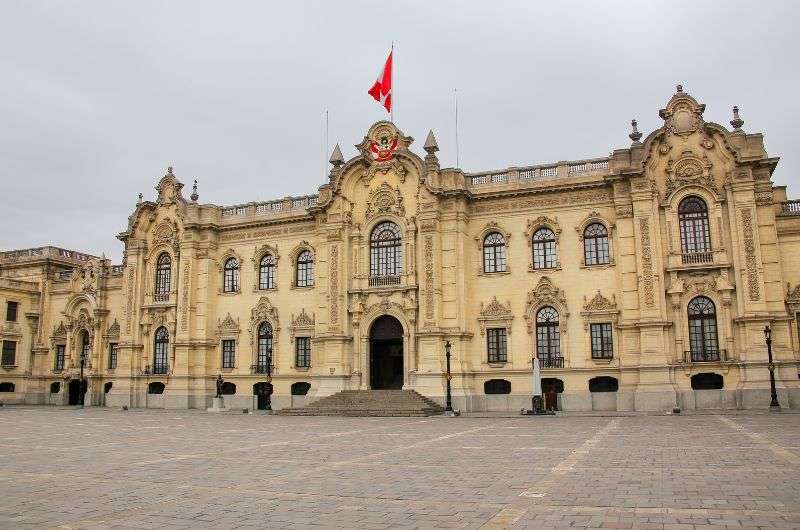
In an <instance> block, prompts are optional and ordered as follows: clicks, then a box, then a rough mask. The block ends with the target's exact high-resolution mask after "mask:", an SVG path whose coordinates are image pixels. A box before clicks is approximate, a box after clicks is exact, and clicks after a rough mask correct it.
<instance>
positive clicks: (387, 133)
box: [356, 121, 414, 164]
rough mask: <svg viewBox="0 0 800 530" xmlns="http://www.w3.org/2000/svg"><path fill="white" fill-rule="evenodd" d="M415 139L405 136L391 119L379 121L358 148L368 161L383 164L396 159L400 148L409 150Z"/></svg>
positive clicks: (370, 129)
mask: <svg viewBox="0 0 800 530" xmlns="http://www.w3.org/2000/svg"><path fill="white" fill-rule="evenodd" d="M413 141H414V139H413V138H411V137H410V136H405V135H403V133H401V132H400V130H399V129H398V128H397V127H396V126H395V125H394V123H392V122H389V121H379V122H377V123H375V124H374V125H373V126H372V127H370V128H369V131H367V134H366V136H364V139H363V140H362V141H361V143H360V144H358V145H356V148H357V149H358V150H359V152H360V153H361V156H362V157H363V158H364V160H366V161H370V162H372V163H373V164H382V163H386V162H389V161H392V160H394V158H395V155H396V154H397V152H398V151H399V150H407V149H408V147H409V146H410V145H411V143H412V142H413Z"/></svg>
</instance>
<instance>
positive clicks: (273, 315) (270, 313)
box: [250, 296, 280, 332]
mask: <svg viewBox="0 0 800 530" xmlns="http://www.w3.org/2000/svg"><path fill="white" fill-rule="evenodd" d="M265 320H266V321H268V322H269V323H270V324H272V328H273V330H275V331H277V330H278V329H280V328H279V326H278V309H277V308H276V307H275V306H273V305H272V302H270V301H269V298H267V297H266V296H262V297H261V299H260V300H259V301H258V303H257V304H256V306H255V307H254V308H253V309H252V310H251V311H250V331H251V332H252V331H253V330H254V329H256V327H258V325H259V324H260V323H261V322H264V321H265Z"/></svg>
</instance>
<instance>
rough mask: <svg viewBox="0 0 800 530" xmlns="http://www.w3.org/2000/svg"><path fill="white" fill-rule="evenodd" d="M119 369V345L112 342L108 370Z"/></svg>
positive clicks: (109, 346)
mask: <svg viewBox="0 0 800 530" xmlns="http://www.w3.org/2000/svg"><path fill="white" fill-rule="evenodd" d="M116 367H117V343H116V342H112V343H110V344H109V345H108V368H109V369H110V370H113V369H114V368H116Z"/></svg>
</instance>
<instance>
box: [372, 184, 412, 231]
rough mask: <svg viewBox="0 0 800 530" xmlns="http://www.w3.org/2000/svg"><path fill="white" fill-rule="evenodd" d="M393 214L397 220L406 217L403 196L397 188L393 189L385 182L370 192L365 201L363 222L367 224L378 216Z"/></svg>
mask: <svg viewBox="0 0 800 530" xmlns="http://www.w3.org/2000/svg"><path fill="white" fill-rule="evenodd" d="M387 214H393V215H395V216H397V217H399V218H403V217H405V215H406V209H405V207H404V206H403V196H402V194H401V193H400V189H399V188H393V187H392V186H391V185H389V184H388V183H386V182H383V183H382V184H381V185H380V186H378V187H377V188H375V189H374V190H372V191H370V193H369V198H368V199H367V210H366V212H364V220H365V222H369V221H371V220H372V219H374V218H375V217H377V216H379V215H387Z"/></svg>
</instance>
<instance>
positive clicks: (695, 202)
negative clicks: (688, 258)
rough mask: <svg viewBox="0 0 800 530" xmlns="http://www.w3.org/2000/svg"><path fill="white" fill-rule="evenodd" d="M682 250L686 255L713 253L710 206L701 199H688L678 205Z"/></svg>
mask: <svg viewBox="0 0 800 530" xmlns="http://www.w3.org/2000/svg"><path fill="white" fill-rule="evenodd" d="M678 223H679V224H680V229H681V249H682V251H683V253H684V254H690V253H696V252H711V235H710V233H709V228H708V206H706V203H705V201H704V200H703V199H701V198H700V197H694V196H691V197H686V198H685V199H683V200H682V201H681V202H680V204H679V205H678Z"/></svg>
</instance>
